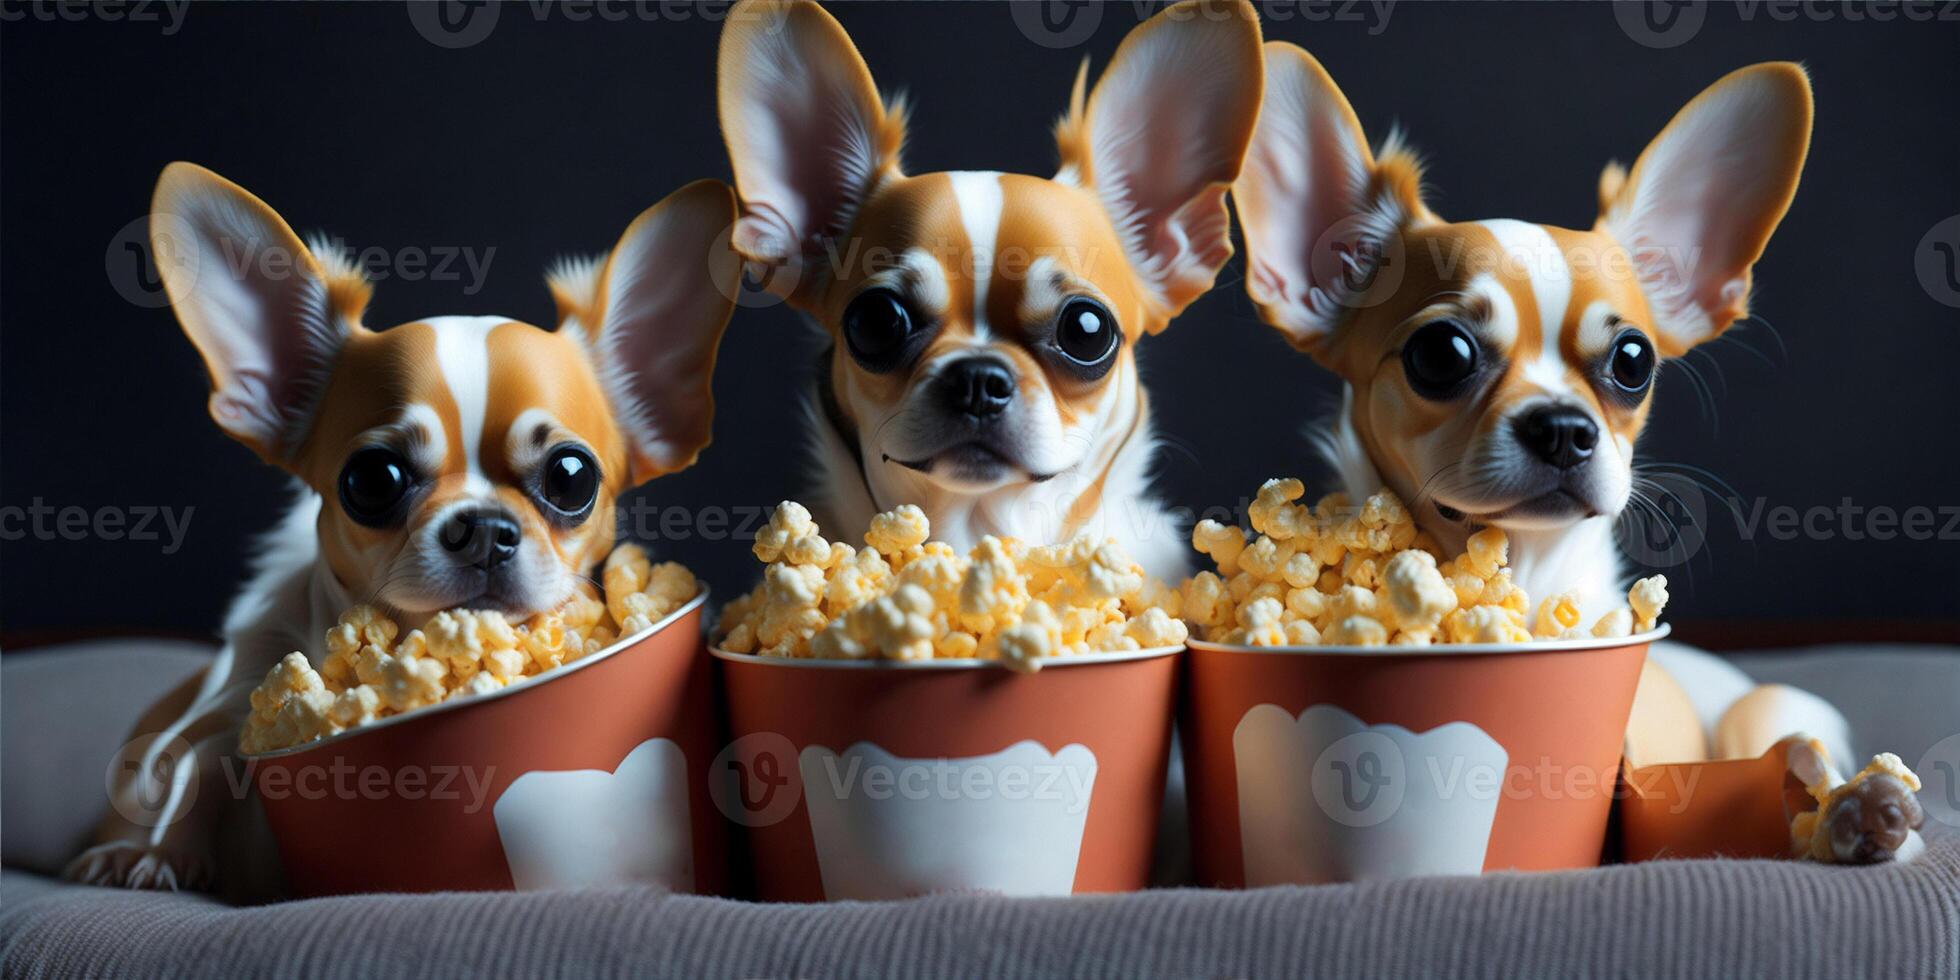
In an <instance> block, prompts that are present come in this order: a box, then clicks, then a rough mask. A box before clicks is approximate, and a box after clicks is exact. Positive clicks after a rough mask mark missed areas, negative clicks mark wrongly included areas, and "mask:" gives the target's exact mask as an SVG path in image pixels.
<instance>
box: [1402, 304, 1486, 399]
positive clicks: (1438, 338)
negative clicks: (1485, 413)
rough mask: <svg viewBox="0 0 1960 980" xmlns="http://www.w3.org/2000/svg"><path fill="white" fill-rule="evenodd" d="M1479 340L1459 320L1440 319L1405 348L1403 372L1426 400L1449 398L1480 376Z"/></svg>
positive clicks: (1410, 385) (1413, 337) (1416, 336)
mask: <svg viewBox="0 0 1960 980" xmlns="http://www.w3.org/2000/svg"><path fill="white" fill-rule="evenodd" d="M1477 359H1478V356H1477V339H1476V338H1475V337H1472V336H1470V331H1468V330H1465V329H1464V328H1463V325H1462V324H1460V323H1458V322H1456V321H1455V320H1437V321H1436V322H1434V323H1431V324H1429V325H1427V326H1424V327H1422V328H1421V329H1418V330H1417V331H1416V332H1415V334H1414V335H1413V336H1411V337H1410V338H1409V339H1408V342H1406V343H1404V344H1403V345H1402V371H1403V373H1404V374H1406V375H1408V378H1409V387H1411V388H1414V389H1415V390H1416V394H1418V395H1421V396H1423V397H1424V398H1436V399H1442V398H1448V397H1450V396H1451V395H1454V394H1456V393H1457V392H1458V390H1459V389H1461V388H1462V387H1463V383H1464V382H1465V381H1468V380H1469V379H1470V376H1471V375H1473V374H1476V373H1477Z"/></svg>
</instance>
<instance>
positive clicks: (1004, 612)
mask: <svg viewBox="0 0 1960 980" xmlns="http://www.w3.org/2000/svg"><path fill="white" fill-rule="evenodd" d="M929 530H930V528H929V527H928V526H927V524H926V521H925V517H924V515H923V514H922V513H920V512H919V510H918V509H917V508H915V507H901V508H899V509H898V510H896V511H893V512H890V513H887V514H881V515H879V516H878V517H877V518H875V519H874V520H873V522H872V526H871V530H870V532H869V533H867V534H866V535H865V544H866V546H865V548H864V549H862V550H859V549H855V548H852V547H851V546H849V545H847V544H842V543H832V542H828V541H825V540H823V539H822V538H821V537H820V536H819V535H818V529H817V527H816V525H815V524H814V523H813V522H811V521H810V518H809V514H808V512H807V511H805V510H803V508H802V507H800V506H798V505H795V504H792V503H786V504H784V505H782V506H781V507H779V508H778V509H777V511H776V513H775V515H774V516H773V517H772V518H771V520H770V524H769V526H768V527H767V528H765V529H764V530H763V531H762V532H761V534H759V535H758V537H757V541H756V545H755V553H756V556H757V557H758V558H759V559H761V560H762V561H763V562H765V563H766V564H767V568H766V569H765V572H764V576H763V585H762V586H761V587H760V588H758V589H757V590H756V591H755V592H754V593H751V594H750V595H749V596H746V597H744V598H742V599H738V600H736V601H735V602H733V603H730V604H729V607H728V608H727V609H725V610H724V611H723V613H722V620H721V624H720V625H719V626H718V627H717V631H716V633H717V636H718V638H719V643H718V645H717V647H716V649H715V650H714V654H715V656H716V657H718V658H720V659H721V661H722V667H723V682H724V685H725V687H726V689H727V695H728V712H729V725H730V729H731V731H732V734H733V736H734V741H733V742H732V744H731V746H730V748H729V750H728V751H727V752H726V753H725V754H726V755H728V756H729V759H728V760H727V765H728V767H729V769H730V771H732V773H733V774H734V779H733V781H732V782H731V783H730V784H728V785H727V786H725V787H722V789H723V790H724V791H725V792H726V793H727V794H728V796H729V798H728V799H727V800H725V801H724V811H725V812H728V813H730V814H731V816H733V817H734V818H735V819H736V820H737V821H738V822H740V823H742V824H744V825H745V826H746V827H747V828H748V839H749V849H750V855H751V858H752V861H753V866H754V870H755V876H756V881H755V884H756V889H757V892H758V893H759V895H760V897H762V898H763V899H766V900H772V901H815V900H825V899H829V900H841V899H896V898H906V897H910V896H915V895H922V894H929V893H933V892H943V891H977V892H988V893H999V894H1008V895H1067V894H1071V893H1076V892H1105V891H1125V890H1131V889H1137V888H1142V887H1143V886H1144V885H1145V883H1146V882H1147V879H1148V876H1149V869H1150V862H1151V845H1152V841H1153V839H1154V837H1155V834H1156V823H1157V815H1158V810H1159V808H1160V807H1161V804H1162V798H1163V791H1164V778H1165V769H1166V763H1167V759H1168V752H1169V747H1170V720H1171V713H1172V711H1173V707H1174V694H1175V692H1174V689H1175V683H1176V673H1177V655H1178V654H1179V653H1180V652H1181V651H1182V649H1183V641H1184V638H1185V635H1186V632H1185V628H1184V626H1183V624H1182V623H1180V622H1179V621H1178V620H1176V619H1175V618H1173V617H1172V616H1171V615H1170V614H1169V613H1168V612H1166V610H1165V609H1164V608H1162V606H1161V605H1159V604H1157V603H1158V602H1159V601H1161V600H1163V599H1164V597H1166V596H1170V595H1173V594H1174V593H1172V592H1171V591H1170V590H1169V589H1166V588H1163V587H1162V586H1160V585H1153V583H1151V582H1150V581H1149V580H1148V578H1147V577H1146V576H1145V575H1144V574H1143V573H1142V570H1141V569H1139V568H1137V567H1136V566H1135V565H1134V564H1132V563H1131V562H1130V561H1129V559H1128V558H1126V557H1124V556H1123V554H1122V552H1121V550H1120V549H1118V548H1116V547H1115V546H1114V545H1112V544H1109V543H1107V542H1102V543H1098V542H1095V541H1093V540H1091V539H1088V538H1077V539H1075V540H1073V541H1070V542H1068V543H1066V544H1061V545H1054V546H1047V547H1028V546H1026V545H1024V544H1022V543H1020V542H1017V541H1012V540H1002V539H996V538H991V537H989V538H984V539H982V540H981V542H980V544H979V545H978V546H976V547H975V548H973V549H972V550H971V551H970V552H969V553H968V554H965V555H961V554H959V553H957V552H956V551H954V549H952V548H951V547H949V546H947V545H945V544H942V543H939V542H929V541H928V540H927V537H928V533H929Z"/></svg>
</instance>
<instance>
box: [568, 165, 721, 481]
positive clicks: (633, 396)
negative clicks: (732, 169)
mask: <svg viewBox="0 0 1960 980" xmlns="http://www.w3.org/2000/svg"><path fill="white" fill-rule="evenodd" d="M734 223H735V192H734V191H733V190H731V189H730V188H729V186H728V185H727V184H724V183H722V182H720V181H718V180H697V181H695V182H694V183H692V184H689V185H687V186H686V187H683V188H681V189H680V190H677V191H675V192H674V193H672V194H669V195H667V198H666V199H665V200H663V201H661V202H660V203H659V204H656V205H654V206H653V207H651V208H648V209H647V210H646V211H644V212H642V213H641V214H640V216H639V217H638V218H635V219H633V223H632V224H631V225H628V226H627V228H626V233H625V234H623V235H621V236H619V244H617V245H615V246H613V250H612V251H611V252H609V253H607V255H606V256H605V257H604V258H602V259H599V260H597V261H596V262H583V263H567V264H565V265H563V266H560V267H559V268H558V269H557V270H555V271H554V272H553V273H552V274H551V276H550V279H549V282H550V285H551V292H552V295H553V297H554V298H555V299H556V300H557V303H558V327H559V329H560V330H575V331H578V334H579V336H580V337H581V339H583V340H584V342H585V344H586V348H587V349H588V350H589V351H590V352H591V354H592V359H593V362H594V364H595V366H596V367H597V369H598V372H599V380H600V383H601V384H602V385H603V386H604V387H605V390H606V398H607V400H608V401H609V402H610V403H611V405H612V409H613V415H614V417H615V418H617V419H618V420H619V427H620V431H621V432H622V433H623V434H624V435H625V436H626V443H627V453H628V456H629V457H630V461H631V467H632V468H631V471H630V472H629V473H628V483H629V485H634V486H637V485H638V484H641V483H645V482H646V481H648V480H651V479H653V478H654V477H657V476H662V475H664V474H667V473H672V472H675V471H677V470H683V469H686V468H687V467H689V466H691V465H693V464H694V460H695V458H696V457H698V456H699V455H700V453H701V450H702V449H704V448H706V447H707V445H708V441H709V439H710V437H711V435H712V429H713V423H714V415H715V400H714V390H713V387H712V386H711V384H710V382H711V381H712V380H713V378H714V371H715V352H716V350H717V349H718V348H719V347H720V345H721V335H722V331H723V330H724V329H725V328H726V327H727V326H728V317H729V314H730V313H732V312H733V311H734V309H735V291H736V290H737V289H739V288H740V287H741V274H742V270H741V264H742V263H741V259H740V257H738V256H737V255H736V254H735V253H734V252H733V251H731V250H730V249H729V248H728V237H727V236H728V229H729V227H730V226H731V225H733V224H734Z"/></svg>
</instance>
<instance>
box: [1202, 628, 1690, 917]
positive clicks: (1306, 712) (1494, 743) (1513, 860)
mask: <svg viewBox="0 0 1960 980" xmlns="http://www.w3.org/2000/svg"><path fill="white" fill-rule="evenodd" d="M1666 634H1667V628H1666V627H1662V628H1660V629H1659V630H1656V631H1653V632H1649V633H1643V634H1640V635H1638V636H1633V637H1619V638H1611V639H1588V640H1575V641H1565V642H1556V641H1546V642H1542V643H1525V644H1465V645H1452V646H1449V647H1421V648H1416V647H1411V648H1394V647H1312V648H1309V647H1276V648H1246V647H1233V646H1225V645H1221V644H1216V643H1205V642H1201V641H1197V640H1193V641H1192V642H1191V644H1190V647H1191V653H1190V660H1189V670H1188V683H1187V686H1186V692H1185V700H1184V705H1183V711H1184V714H1183V716H1182V719H1183V721H1182V725H1181V729H1182V735H1183V739H1184V753H1185V755H1184V758H1185V765H1186V780H1187V784H1188V786H1189V788H1190V806H1191V834H1192V850H1193V857H1194V859H1195V861H1196V864H1197V870H1198V882H1199V884H1203V885H1225V886H1233V887H1257V886H1261V885H1275V884H1293V883H1319V882H1330V881H1357V880H1365V879H1378V878H1403V877H1413V876H1418V875H1437V874H1477V873H1479V872H1481V871H1487V870H1500V869H1519V870H1546V869H1554V868H1586V867H1593V866H1595V865H1597V864H1598V863H1599V861H1600V857H1601V854H1602V852H1603V850H1604V848H1605V844H1606V834H1607V819H1608V817H1609V815H1610V814H1611V812H1612V809H1613V798H1614V796H1615V795H1616V785H1617V777H1618V770H1619V765H1620V750H1621V747H1622V743H1623V741H1624V738H1625V734H1626V725H1627V717H1628V715H1629V714H1630V713H1631V712H1632V708H1633V693H1634V688H1635V686H1636V684H1637V682H1638V680H1639V677H1640V667H1641V664H1642V662H1643V661H1644V660H1645V659H1646V656H1647V645H1648V644H1649V643H1651V642H1652V641H1654V640H1656V639H1658V638H1660V637H1662V636H1665V635H1666Z"/></svg>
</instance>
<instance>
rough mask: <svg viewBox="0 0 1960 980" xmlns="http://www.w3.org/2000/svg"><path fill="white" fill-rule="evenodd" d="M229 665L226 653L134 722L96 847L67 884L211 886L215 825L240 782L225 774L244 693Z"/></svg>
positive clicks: (245, 685)
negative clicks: (202, 672)
mask: <svg viewBox="0 0 1960 980" xmlns="http://www.w3.org/2000/svg"><path fill="white" fill-rule="evenodd" d="M236 663H237V658H236V656H235V655H234V651H233V650H232V648H230V647H227V648H226V649H225V650H224V651H222V652H221V653H220V654H219V656H218V660H217V661H216V662H214V663H213V664H212V665H211V667H210V669H209V670H208V671H206V672H205V673H204V674H202V675H200V676H197V677H193V678H191V679H190V680H189V681H186V682H185V683H184V684H183V685H182V686H180V687H179V688H177V689H176V690H174V691H172V692H171V693H170V694H169V695H168V696H167V697H165V698H164V699H163V700H162V701H160V702H158V704H157V705H156V707H154V708H152V709H150V711H149V713H148V714H146V715H145V716H144V717H143V718H142V719H141V720H139V721H138V722H137V724H136V727H135V729H134V731H133V732H132V733H131V735H130V739H129V741H128V743H127V744H126V747H125V749H124V750H123V751H122V752H120V753H118V755H117V758H116V761H115V763H114V765H115V766H116V767H117V768H116V771H115V772H113V773H112V774H111V777H110V782H109V810H108V813H107V814H105V815H104V817H103V819H102V822H101V823H100V824H99V825H98V826H97V828H96V832H95V837H94V841H95V843H94V845H93V846H91V847H89V848H88V849H87V850H85V851H83V852H82V853H81V854H80V855H78V856H77V857H76V858H75V859H74V860H73V861H70V862H69V863H68V866H67V867H66V868H65V869H63V876H64V877H66V878H68V879H70V880H72V881H79V882H83V883H87V884H98V885H109V886H120V887H128V888H156V889H166V890H176V889H179V888H183V889H194V890H208V889H211V888H212V887H214V886H215V884H216V880H217V870H218V869H217V866H216V860H215V855H216V846H217V832H218V824H219V821H220V820H221V819H222V817H223V816H224V812H225V810H226V808H227V807H228V806H229V805H230V804H231V803H232V802H233V801H234V798H236V797H239V796H241V795H242V792H240V790H239V789H235V788H234V786H233V780H234V779H237V778H242V777H240V776H237V775H236V773H234V772H228V771H227V769H226V765H225V763H226V760H229V759H233V758H234V757H235V756H236V754H237V743H238V739H237V733H238V726H239V725H240V724H241V723H242V722H243V720H244V717H245V714H246V712H247V711H248V710H249V703H250V692H251V685H250V683H249V681H247V682H242V683H241V682H240V680H239V676H238V675H239V673H240V672H239V671H238V670H237V667H236ZM233 768H234V769H235V770H236V772H239V773H242V772H243V769H242V768H240V767H236V766H234V767H233Z"/></svg>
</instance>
